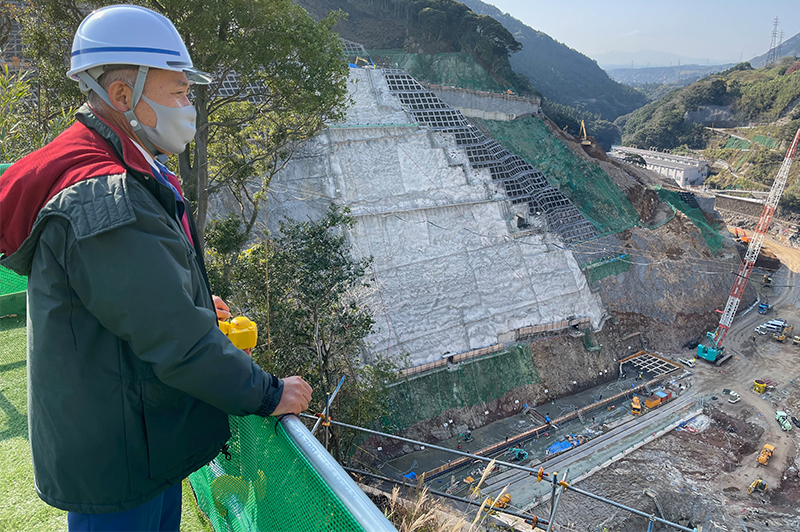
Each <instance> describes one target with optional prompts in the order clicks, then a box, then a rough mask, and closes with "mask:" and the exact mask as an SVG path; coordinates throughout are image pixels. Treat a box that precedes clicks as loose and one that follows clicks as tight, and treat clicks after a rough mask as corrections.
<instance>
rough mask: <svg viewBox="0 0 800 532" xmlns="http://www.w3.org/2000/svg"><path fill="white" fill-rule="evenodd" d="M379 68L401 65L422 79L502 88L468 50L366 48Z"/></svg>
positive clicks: (484, 88)
mask: <svg viewBox="0 0 800 532" xmlns="http://www.w3.org/2000/svg"><path fill="white" fill-rule="evenodd" d="M367 53H368V55H369V56H370V58H371V59H372V60H373V61H374V62H375V65H376V66H377V67H379V68H401V69H403V70H405V71H406V72H407V73H408V74H409V75H410V76H412V77H414V78H416V79H417V80H419V81H422V82H423V83H431V84H434V85H445V86H453V87H459V88H462V89H473V90H481V91H488V92H503V91H504V90H505V89H506V87H501V86H500V85H499V84H498V83H497V81H495V79H494V78H492V77H491V76H490V75H489V74H488V72H486V69H484V68H483V67H482V66H480V65H479V64H478V63H477V62H476V61H475V59H474V58H473V57H472V55H470V54H462V53H444V54H409V53H406V52H405V51H403V50H402V49H400V50H369V51H368V52H367Z"/></svg>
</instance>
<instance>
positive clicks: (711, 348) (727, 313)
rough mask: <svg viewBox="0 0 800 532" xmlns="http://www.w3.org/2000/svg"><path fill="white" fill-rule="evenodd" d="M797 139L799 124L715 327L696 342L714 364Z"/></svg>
mask: <svg viewBox="0 0 800 532" xmlns="http://www.w3.org/2000/svg"><path fill="white" fill-rule="evenodd" d="M798 142H800V128H798V129H797V133H795V135H794V140H792V144H791V146H789V151H787V152H786V157H785V158H784V159H783V164H782V165H781V168H780V170H778V175H777V176H776V177H775V182H774V183H773V184H772V188H771V189H770V191H769V197H768V198H767V201H766V202H765V203H764V210H763V211H761V218H759V220H758V225H757V226H756V230H755V232H753V236H752V237H751V238H750V245H749V246H747V253H745V255H744V260H743V261H742V265H741V266H740V267H739V273H737V274H736V280H735V281H734V282H733V288H732V289H731V295H730V296H729V297H728V302H727V303H726V304H725V310H723V311H722V317H721V318H720V320H719V325H718V326H717V330H716V331H714V332H713V333H712V332H710V331H709V332H707V333H706V336H707V337H708V338H710V339H711V342H710V345H703V344H700V345H698V346H697V356H698V357H699V358H702V359H703V360H707V361H709V362H712V363H715V364H716V365H717V366H719V365H721V364H722V363H723V362H725V361H726V360H728V359H729V358H730V357H731V354H727V355H723V354H722V350H723V349H724V348H723V347H722V341H723V340H724V339H725V335H726V334H727V333H728V329H730V326H731V323H733V317H734V316H735V315H736V309H738V308H739V303H741V301H742V294H744V289H745V288H747V281H748V280H749V279H750V274H751V273H752V272H753V266H755V264H756V259H757V258H758V253H759V252H760V251H761V244H763V243H764V236H765V235H766V234H767V229H769V224H770V223H772V217H773V215H774V214H775V209H776V208H777V207H778V200H779V199H780V198H781V194H783V189H784V188H785V187H786V179H787V178H788V177H789V170H790V169H791V168H792V162H793V161H794V155H795V151H797V144H798Z"/></svg>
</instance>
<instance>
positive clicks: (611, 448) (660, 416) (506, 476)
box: [481, 390, 697, 501]
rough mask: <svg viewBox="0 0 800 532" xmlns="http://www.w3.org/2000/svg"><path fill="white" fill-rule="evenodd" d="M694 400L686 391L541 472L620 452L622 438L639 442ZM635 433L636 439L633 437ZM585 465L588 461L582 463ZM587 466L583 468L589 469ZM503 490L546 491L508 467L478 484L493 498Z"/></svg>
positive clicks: (518, 495)
mask: <svg viewBox="0 0 800 532" xmlns="http://www.w3.org/2000/svg"><path fill="white" fill-rule="evenodd" d="M695 399H697V392H696V391H695V390H689V391H687V392H685V393H684V394H683V395H682V396H680V397H678V398H677V399H675V400H673V401H671V402H669V403H668V404H666V405H664V406H662V407H660V408H658V409H655V410H653V411H650V412H648V413H646V414H644V415H642V416H641V417H637V418H632V419H631V420H630V421H628V422H626V423H625V424H623V425H622V426H620V427H618V428H616V429H614V430H612V431H609V432H606V433H604V434H602V435H601V436H598V437H597V438H594V439H592V440H589V441H588V442H586V443H584V444H583V445H581V446H579V447H576V448H574V449H572V450H570V451H568V452H566V453H564V454H561V455H559V456H556V457H555V458H552V459H550V460H547V461H545V462H544V463H542V464H540V466H541V467H543V468H544V470H545V471H548V472H552V471H564V470H565V469H566V468H567V467H573V469H574V466H576V465H577V464H579V463H583V462H586V461H587V459H588V458H590V457H592V456H593V455H595V456H596V455H598V454H599V453H606V454H609V455H611V456H613V455H615V454H617V453H620V452H622V451H623V450H624V449H625V448H627V447H629V446H630V445H631V443H629V442H626V443H625V445H619V444H620V443H622V442H623V441H624V440H633V441H639V440H641V439H644V438H645V437H646V435H644V434H642V433H643V432H645V431H647V432H650V430H651V428H652V427H653V426H661V423H662V422H663V421H664V420H665V419H666V418H667V417H669V416H671V415H672V414H675V413H676V412H678V411H679V410H681V409H682V408H684V407H687V406H689V405H691V404H692V402H693V401H695ZM637 435H638V438H637ZM586 465H587V466H589V465H590V464H588V463H587V464H586ZM590 468H591V467H587V468H586V469H587V470H588V469H590ZM575 476H577V469H574V471H573V474H572V477H575ZM504 489H505V490H507V491H508V492H509V493H510V494H511V496H512V500H517V501H527V500H528V498H529V497H530V498H531V500H533V497H532V496H531V494H535V495H537V496H539V494H540V493H541V492H543V491H548V488H547V487H546V486H544V483H542V484H539V483H538V482H537V481H536V479H535V477H533V476H530V475H529V474H528V473H526V472H524V471H519V470H514V469H509V470H508V471H504V472H502V473H500V474H498V475H494V476H491V477H488V478H487V479H486V481H485V482H484V485H483V486H481V492H482V494H483V495H484V496H485V495H491V496H492V497H496V496H498V495H499V494H500V491H501V490H504Z"/></svg>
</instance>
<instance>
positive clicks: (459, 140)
mask: <svg viewBox="0 0 800 532" xmlns="http://www.w3.org/2000/svg"><path fill="white" fill-rule="evenodd" d="M383 75H384V78H385V79H386V83H387V85H388V86H389V91H390V92H391V93H392V94H394V95H395V96H397V97H398V98H399V99H400V103H401V104H402V106H403V108H404V109H405V110H406V111H407V112H408V113H409V114H410V115H411V116H412V117H413V118H414V119H415V120H416V121H417V122H418V123H419V124H421V125H423V126H426V127H428V128H430V129H432V130H434V131H439V132H442V133H447V134H450V135H452V136H453V137H454V138H455V141H456V144H458V146H460V147H462V148H463V149H464V150H465V151H466V153H467V157H468V158H469V162H470V165H471V166H472V167H473V168H487V169H488V170H489V172H490V173H491V176H492V180H493V181H498V182H500V183H501V184H502V185H503V188H504V190H505V192H506V194H507V196H508V198H509V199H510V200H511V202H512V203H516V204H527V206H528V214H529V216H544V217H545V219H546V220H547V223H548V226H549V228H550V230H551V231H553V232H555V233H558V234H559V235H560V236H561V238H562V239H563V240H564V241H565V242H567V243H572V242H582V241H585V240H590V239H592V238H596V237H597V231H596V230H595V228H594V225H593V224H592V223H591V222H589V220H587V219H586V217H585V216H583V214H581V212H580V211H579V210H578V209H577V208H576V207H575V205H573V203H572V202H571V201H570V200H569V198H567V197H566V196H565V195H564V194H562V193H561V191H559V190H558V189H556V188H554V187H553V186H551V185H550V183H549V181H548V180H547V178H545V176H544V175H543V174H542V172H540V171H539V170H537V169H536V168H534V167H533V166H532V165H531V164H530V163H528V162H527V161H526V160H525V159H523V158H522V157H520V156H519V155H515V154H513V153H511V152H509V151H508V150H507V149H505V148H504V147H503V146H502V145H501V144H500V143H498V142H497V141H496V140H493V139H490V138H487V137H486V136H485V135H484V134H483V133H481V132H480V131H479V130H478V128H477V127H475V126H474V125H473V124H471V123H470V122H469V121H468V120H467V119H466V118H465V117H464V115H463V114H462V113H461V111H459V110H457V109H453V108H452V107H450V106H449V105H447V104H446V103H445V102H443V101H442V100H440V99H439V97H437V96H436V95H435V94H434V93H433V92H431V91H429V90H428V89H426V88H425V87H423V86H422V85H420V84H419V83H418V82H417V81H416V80H415V79H414V78H413V77H412V76H410V75H409V74H407V73H406V72H405V71H404V70H399V69H385V70H384V71H383Z"/></svg>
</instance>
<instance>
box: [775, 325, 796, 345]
mask: <svg viewBox="0 0 800 532" xmlns="http://www.w3.org/2000/svg"><path fill="white" fill-rule="evenodd" d="M793 332H794V325H789V326H788V327H786V328H785V329H784V330H783V331H782V332H781V333H780V334H779V333H773V334H772V338H774V339H775V340H777V341H779V342H783V341H784V340H786V337H787V336H788V337H789V338H791V337H792V333H793Z"/></svg>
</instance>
